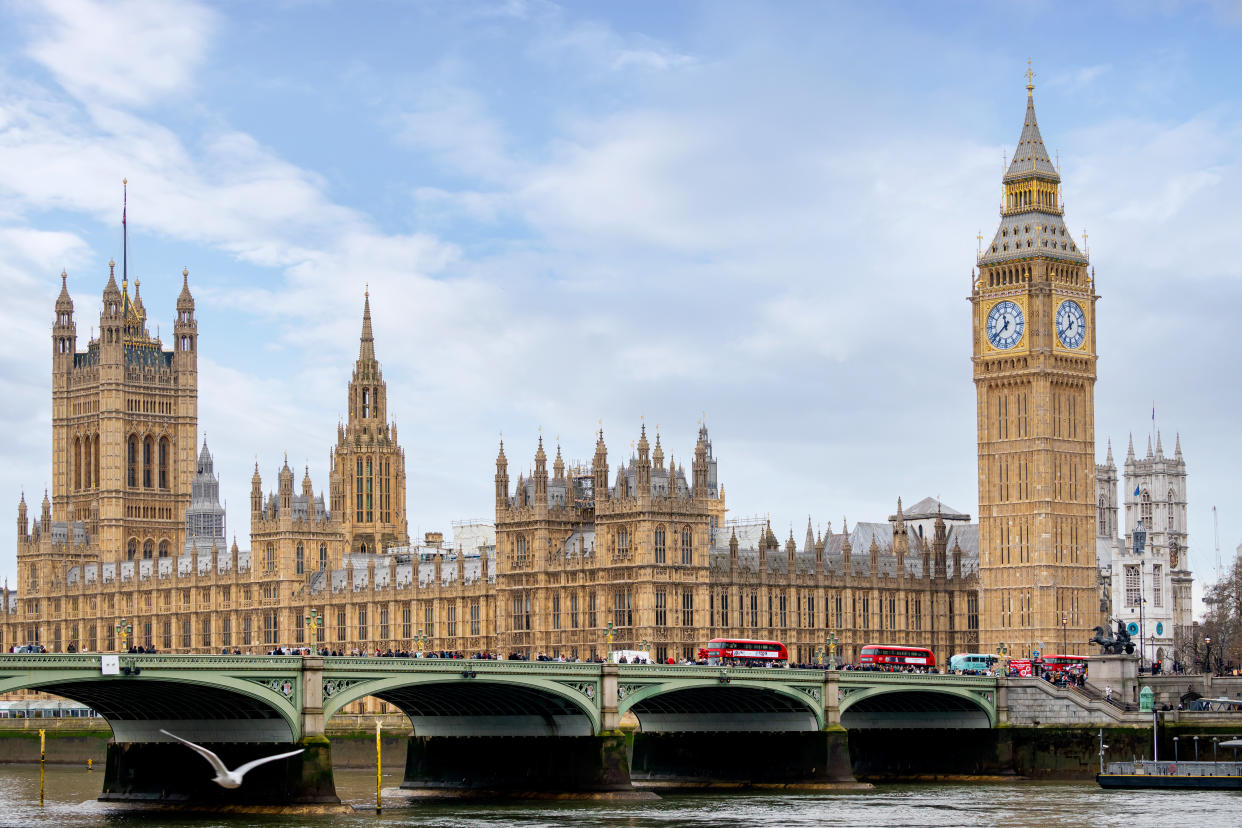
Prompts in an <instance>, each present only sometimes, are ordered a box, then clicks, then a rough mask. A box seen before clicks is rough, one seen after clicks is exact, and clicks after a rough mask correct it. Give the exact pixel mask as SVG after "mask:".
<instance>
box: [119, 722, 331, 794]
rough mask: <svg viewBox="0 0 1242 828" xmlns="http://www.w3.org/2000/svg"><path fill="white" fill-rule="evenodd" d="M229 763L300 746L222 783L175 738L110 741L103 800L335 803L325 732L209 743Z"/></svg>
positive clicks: (328, 748)
mask: <svg viewBox="0 0 1242 828" xmlns="http://www.w3.org/2000/svg"><path fill="white" fill-rule="evenodd" d="M205 747H207V748H209V749H210V750H212V751H213V752H215V754H216V755H217V756H219V757H220V759H221V761H223V762H224V764H225V765H226V766H227V767H230V768H235V767H237V766H238V765H241V764H244V763H246V762H249V761H251V760H253V759H258V758H260V757H263V756H271V755H272V754H273V753H279V752H281V751H287V750H291V749H296V747H301V748H303V752H302V753H301V754H299V755H298V756H293V757H290V758H289V759H283V760H281V761H278V762H271V763H269V764H266V765H260V766H259V767H257V768H255V769H254V770H252V771H250V772H249V773H247V774H246V776H245V778H244V779H243V781H242V786H241V787H240V788H236V789H234V790H228V789H226V788H222V787H220V786H219V785H217V784H216V783H215V782H213V781H212V777H213V776H215V773H214V772H213V771H212V770H211V767H210V766H209V765H208V763H207V760H205V759H204V758H203V757H201V756H199V755H197V754H195V753H193V752H192V751H191V750H190V749H189V748H187V747H185V746H184V745H180V744H177V743H176V742H148V743H142V742H130V743H117V742H110V743H109V744H108V758H107V762H106V765H105V770H104V782H103V793H102V794H100V797H99V798H100V799H101V800H103V801H105V802H147V803H157V802H158V803H165V804H172V805H198V806H207V807H220V806H229V805H339V804H340V799H338V798H337V795H336V786H335V785H334V783H333V781H332V748H331V745H329V744H328V740H327V739H326V738H325V737H323V736H311V737H307V738H304V739H302V740H301V741H299V742H298V743H297V745H296V747H295V746H293V745H290V744H288V743H286V744H240V743H230V744H207V745H205Z"/></svg>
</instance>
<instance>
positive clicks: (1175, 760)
mask: <svg viewBox="0 0 1242 828" xmlns="http://www.w3.org/2000/svg"><path fill="white" fill-rule="evenodd" d="M1173 763H1174V764H1176V763H1177V737H1176V736H1174V737H1173Z"/></svg>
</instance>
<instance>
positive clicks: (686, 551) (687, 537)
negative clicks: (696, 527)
mask: <svg viewBox="0 0 1242 828" xmlns="http://www.w3.org/2000/svg"><path fill="white" fill-rule="evenodd" d="M681 562H682V564H684V565H686V566H690V565H691V564H692V563H694V532H692V531H691V530H690V527H689V526H683V527H681Z"/></svg>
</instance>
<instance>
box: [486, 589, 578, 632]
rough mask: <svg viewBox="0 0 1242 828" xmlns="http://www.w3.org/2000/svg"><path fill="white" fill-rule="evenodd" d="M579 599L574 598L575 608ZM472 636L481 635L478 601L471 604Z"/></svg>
mask: <svg viewBox="0 0 1242 828" xmlns="http://www.w3.org/2000/svg"><path fill="white" fill-rule="evenodd" d="M577 597H578V596H576V595H575V596H574V599H575V600H574V605H575V606H577V603H578V602H577ZM470 634H471V635H478V634H479V602H478V601H472V602H471V603H470Z"/></svg>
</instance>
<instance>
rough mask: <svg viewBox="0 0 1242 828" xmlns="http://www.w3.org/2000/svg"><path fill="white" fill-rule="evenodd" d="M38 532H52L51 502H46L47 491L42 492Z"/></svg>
mask: <svg viewBox="0 0 1242 828" xmlns="http://www.w3.org/2000/svg"><path fill="white" fill-rule="evenodd" d="M39 531H40V532H42V533H43V534H47V533H48V532H51V531H52V501H50V500H48V497H47V489H44V490H43V510H42V512H40V514H39Z"/></svg>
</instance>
